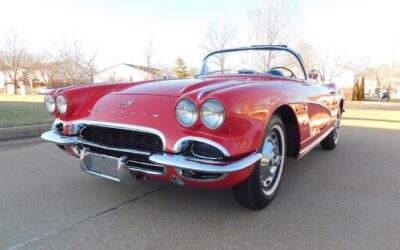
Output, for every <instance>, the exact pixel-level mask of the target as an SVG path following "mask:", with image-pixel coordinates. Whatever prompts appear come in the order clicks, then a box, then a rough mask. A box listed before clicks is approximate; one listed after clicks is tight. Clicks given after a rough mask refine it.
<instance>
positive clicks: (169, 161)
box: [149, 152, 262, 174]
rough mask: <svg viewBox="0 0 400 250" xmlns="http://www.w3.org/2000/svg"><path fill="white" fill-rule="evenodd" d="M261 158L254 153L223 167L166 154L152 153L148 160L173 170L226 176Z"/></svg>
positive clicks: (260, 155)
mask: <svg viewBox="0 0 400 250" xmlns="http://www.w3.org/2000/svg"><path fill="white" fill-rule="evenodd" d="M261 157H262V154H261V153H258V152H254V153H252V154H250V155H248V156H246V157H244V158H242V159H240V160H237V161H234V162H230V163H226V164H224V165H222V164H211V163H204V162H199V161H193V160H189V159H188V158H186V157H184V156H182V155H174V154H168V153H154V154H152V155H150V158H149V159H150V161H152V162H154V163H157V164H161V165H165V166H169V167H174V168H180V169H185V170H192V171H199V172H206V173H215V174H228V173H232V172H236V171H240V170H242V169H245V168H247V167H248V166H250V165H252V164H254V163H255V162H257V161H258V160H260V159H261Z"/></svg>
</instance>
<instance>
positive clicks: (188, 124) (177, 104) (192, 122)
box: [175, 98, 199, 127]
mask: <svg viewBox="0 0 400 250" xmlns="http://www.w3.org/2000/svg"><path fill="white" fill-rule="evenodd" d="M184 102H187V104H189V105H191V106H192V108H193V109H192V110H191V111H192V112H193V113H194V116H195V117H194V118H192V119H191V121H190V122H188V123H185V122H184V121H182V119H181V118H182V115H180V114H179V113H178V112H180V111H179V110H178V108H179V106H180V104H182V103H184ZM181 111H185V110H181ZM187 111H189V112H190V110H187ZM175 118H176V120H177V121H178V123H179V124H180V125H182V126H183V127H192V126H194V125H195V124H196V123H197V121H198V120H199V110H198V108H197V105H196V103H195V102H194V101H192V100H190V99H187V98H183V99H181V100H179V101H178V102H177V103H176V105H175Z"/></svg>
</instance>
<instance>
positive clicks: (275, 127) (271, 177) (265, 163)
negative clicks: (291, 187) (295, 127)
mask: <svg viewBox="0 0 400 250" xmlns="http://www.w3.org/2000/svg"><path fill="white" fill-rule="evenodd" d="M259 151H260V153H261V154H262V158H261V160H259V161H258V162H257V165H256V167H255V168H254V170H253V173H252V174H251V175H250V177H249V178H248V179H247V180H246V181H244V182H243V183H241V184H239V185H237V186H235V187H233V194H234V196H235V199H236V201H237V202H239V203H240V204H241V205H243V206H245V207H247V208H250V209H254V210H259V209H262V208H264V207H265V206H267V205H268V204H269V203H270V202H271V201H272V200H273V199H274V198H275V195H276V193H277V192H278V189H279V186H280V182H281V177H282V173H283V165H284V160H285V153H286V138H285V127H284V125H283V122H282V119H281V118H280V117H279V116H278V115H273V116H272V117H271V119H270V122H269V123H268V127H267V130H266V133H265V135H264V138H263V142H262V144H261V147H260V150H259Z"/></svg>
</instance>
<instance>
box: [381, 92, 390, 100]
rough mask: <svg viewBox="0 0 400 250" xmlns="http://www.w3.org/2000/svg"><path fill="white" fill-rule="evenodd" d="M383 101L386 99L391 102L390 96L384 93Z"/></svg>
mask: <svg viewBox="0 0 400 250" xmlns="http://www.w3.org/2000/svg"><path fill="white" fill-rule="evenodd" d="M381 99H386V101H390V94H389V93H387V92H385V93H383V94H382V97H381Z"/></svg>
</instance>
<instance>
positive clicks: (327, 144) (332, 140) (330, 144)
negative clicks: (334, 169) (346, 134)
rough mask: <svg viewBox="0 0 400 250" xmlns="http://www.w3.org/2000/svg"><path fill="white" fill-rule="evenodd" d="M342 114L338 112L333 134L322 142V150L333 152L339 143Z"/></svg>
mask: <svg viewBox="0 0 400 250" xmlns="http://www.w3.org/2000/svg"><path fill="white" fill-rule="evenodd" d="M340 119H341V112H340V111H339V112H338V115H337V119H336V121H335V124H334V127H333V130H332V132H330V133H329V135H328V136H327V137H326V138H325V139H323V140H322V141H321V146H322V149H324V150H333V149H334V148H336V145H337V144H338V142H339V134H340Z"/></svg>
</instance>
